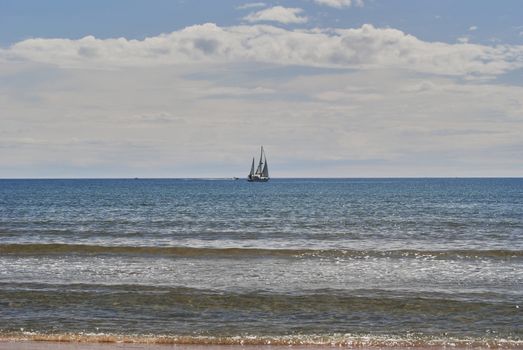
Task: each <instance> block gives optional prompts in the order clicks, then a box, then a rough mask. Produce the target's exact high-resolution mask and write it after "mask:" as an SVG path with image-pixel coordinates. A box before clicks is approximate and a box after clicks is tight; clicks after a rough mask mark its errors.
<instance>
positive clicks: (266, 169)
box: [261, 159, 269, 178]
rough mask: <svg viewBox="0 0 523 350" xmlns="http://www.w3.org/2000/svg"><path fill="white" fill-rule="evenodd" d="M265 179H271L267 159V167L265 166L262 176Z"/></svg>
mask: <svg viewBox="0 0 523 350" xmlns="http://www.w3.org/2000/svg"><path fill="white" fill-rule="evenodd" d="M261 175H262V176H263V177H267V178H268V177H269V167H268V166H267V159H265V165H264V166H263V170H262V174H261Z"/></svg>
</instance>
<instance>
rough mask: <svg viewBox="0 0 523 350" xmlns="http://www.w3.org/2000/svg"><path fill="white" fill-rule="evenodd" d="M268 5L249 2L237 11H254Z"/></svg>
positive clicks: (240, 6)
mask: <svg viewBox="0 0 523 350" xmlns="http://www.w3.org/2000/svg"><path fill="white" fill-rule="evenodd" d="M265 6H266V4H265V3H264V2H249V3H246V4H243V5H239V6H236V9H237V10H246V9H252V8H256V7H265Z"/></svg>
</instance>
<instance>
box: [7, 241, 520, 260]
mask: <svg viewBox="0 0 523 350" xmlns="http://www.w3.org/2000/svg"><path fill="white" fill-rule="evenodd" d="M0 254H4V255H7V254H9V255H63V254H86V255H98V254H116V255H163V256H173V257H194V258H205V257H214V258H220V257H221V258H235V257H238V258H239V257H243V258H249V257H251V258H256V257H281V258H334V259H342V258H347V259H350V258H354V259H358V258H359V259H364V258H434V259H514V258H522V257H523V250H506V249H489V250H481V249H471V250H464V249H456V250H415V249H397V250H354V249H272V248H241V247H237V248H236V247H235V248H214V247H184V246H171V247H153V246H106V245H87V244H65V243H56V244H53V243H50V244H38V243H37V244H16V243H13V244H0Z"/></svg>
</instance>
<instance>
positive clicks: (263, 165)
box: [247, 146, 269, 182]
mask: <svg viewBox="0 0 523 350" xmlns="http://www.w3.org/2000/svg"><path fill="white" fill-rule="evenodd" d="M247 181H250V182H266V181H269V167H268V165H267V156H266V155H265V152H264V151H263V146H261V150H260V161H259V163H258V167H257V168H256V171H254V158H253V159H252V165H251V171H250V173H249V175H248V176H247Z"/></svg>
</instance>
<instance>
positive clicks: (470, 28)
mask: <svg viewBox="0 0 523 350" xmlns="http://www.w3.org/2000/svg"><path fill="white" fill-rule="evenodd" d="M475 30H478V27H477V26H470V27H469V31H471V32H473V31H475Z"/></svg>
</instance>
